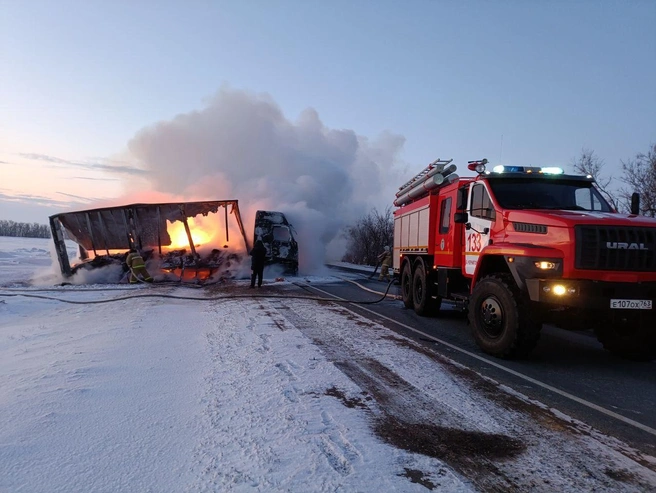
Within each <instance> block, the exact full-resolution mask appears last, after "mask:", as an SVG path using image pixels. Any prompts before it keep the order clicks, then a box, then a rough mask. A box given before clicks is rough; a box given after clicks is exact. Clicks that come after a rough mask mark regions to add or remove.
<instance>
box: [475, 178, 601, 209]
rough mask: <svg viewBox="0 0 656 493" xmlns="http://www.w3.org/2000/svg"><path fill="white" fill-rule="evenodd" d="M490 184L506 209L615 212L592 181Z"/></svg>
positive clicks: (524, 180) (537, 180)
mask: <svg viewBox="0 0 656 493" xmlns="http://www.w3.org/2000/svg"><path fill="white" fill-rule="evenodd" d="M488 183H489V185H490V188H491V189H492V193H493V194H494V197H495V198H496V199H497V202H498V204H499V205H500V206H501V207H502V208H504V209H548V210H573V211H599V212H612V210H613V209H612V208H611V206H610V205H608V202H607V201H606V200H605V199H604V197H603V196H602V195H601V193H599V191H598V190H597V189H596V188H595V187H594V186H593V184H592V182H591V181H588V180H577V179H557V180H555V179H547V178H544V177H536V178H529V177H526V178H519V179H518V178H501V177H499V178H493V179H490V180H488Z"/></svg>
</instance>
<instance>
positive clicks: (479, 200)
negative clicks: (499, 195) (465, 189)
mask: <svg viewBox="0 0 656 493" xmlns="http://www.w3.org/2000/svg"><path fill="white" fill-rule="evenodd" d="M470 212H471V215H472V216H474V217H481V218H483V219H494V218H495V213H494V207H493V206H492V201H491V200H490V195H489V194H488V193H487V190H486V189H485V187H484V186H483V185H481V184H476V185H474V188H472V201H471V211H470Z"/></svg>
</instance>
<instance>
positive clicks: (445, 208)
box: [393, 160, 656, 360]
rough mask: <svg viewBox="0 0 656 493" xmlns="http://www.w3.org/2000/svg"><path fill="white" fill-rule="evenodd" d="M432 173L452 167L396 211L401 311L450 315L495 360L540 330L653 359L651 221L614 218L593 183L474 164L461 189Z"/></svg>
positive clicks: (413, 188)
mask: <svg viewBox="0 0 656 493" xmlns="http://www.w3.org/2000/svg"><path fill="white" fill-rule="evenodd" d="M436 163H437V164H436ZM440 163H450V161H448V162H442V161H439V160H438V161H436V162H435V163H431V165H429V167H428V168H427V169H425V170H424V171H422V172H421V173H420V174H418V175H417V176H416V177H415V178H413V179H412V180H410V182H408V183H406V184H405V185H403V186H402V187H401V188H400V190H399V193H397V199H396V201H395V205H397V206H399V209H397V210H396V211H395V212H394V253H395V254H394V264H393V267H394V273H395V275H397V276H399V278H400V284H401V293H402V299H403V303H404V305H405V306H406V307H407V308H413V309H414V310H415V311H416V312H417V313H418V314H420V315H429V314H434V313H436V312H438V311H439V309H440V306H441V304H442V301H444V300H448V301H450V302H453V303H455V304H456V306H458V307H461V308H462V309H464V310H466V311H467V313H468V318H469V322H470V325H471V327H472V331H473V335H474V338H475V340H476V342H477V344H478V345H479V347H481V348H482V350H483V351H485V352H487V353H489V354H492V355H495V356H498V357H519V356H525V355H527V354H528V353H529V352H530V351H531V350H532V349H533V348H534V347H535V345H536V344H537V341H538V339H539V335H540V330H541V327H542V324H543V323H556V324H558V325H560V326H561V327H564V328H571V329H584V328H593V329H594V330H595V333H596V335H597V337H598V339H599V340H600V342H601V343H602V344H603V345H604V347H605V348H606V349H608V350H610V351H611V352H614V353H616V354H618V355H620V356H623V357H627V358H631V359H638V360H649V359H653V358H654V357H656V309H655V308H654V304H655V303H656V219H653V218H647V217H644V216H639V215H637V214H620V213H618V212H616V211H615V210H613V208H612V207H611V206H610V205H609V204H608V202H607V201H606V200H605V199H604V197H603V195H602V194H601V193H600V192H599V190H598V189H597V188H596V186H595V183H594V180H593V179H592V177H589V176H575V175H566V174H564V173H563V170H562V169H560V168H551V167H529V166H495V167H494V168H492V170H488V169H487V166H486V165H487V164H488V163H487V160H482V161H471V162H470V163H469V166H468V167H469V169H470V170H472V171H475V172H476V173H477V176H475V177H473V178H459V177H457V175H455V174H454V173H453V172H452V171H451V172H449V173H448V174H446V173H445V171H446V170H448V169H449V168H453V166H449V167H446V166H445V165H444V164H440ZM436 168H440V169H439V171H437V172H436V171H435V169H436ZM445 174H446V176H442V178H441V179H436V178H435V177H436V176H438V175H445ZM436 182H439V183H436Z"/></svg>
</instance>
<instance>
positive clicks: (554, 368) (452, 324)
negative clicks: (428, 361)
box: [306, 271, 656, 456]
mask: <svg viewBox="0 0 656 493" xmlns="http://www.w3.org/2000/svg"><path fill="white" fill-rule="evenodd" d="M336 275H339V272H338V271H336ZM349 278H350V279H353V274H349ZM353 281H354V282H349V281H346V280H345V281H344V282H342V283H332V284H322V285H314V286H312V287H308V288H306V289H310V290H312V291H314V292H315V293H317V292H320V293H323V294H324V295H325V294H330V295H333V296H338V297H340V298H344V299H348V300H368V301H371V300H376V299H379V298H380V297H381V296H380V294H378V293H381V294H382V293H383V292H384V291H385V289H386V287H387V284H386V283H384V282H379V281H377V280H369V279H367V276H365V275H362V276H361V278H358V279H354V280H353ZM398 290H399V286H395V285H392V287H391V289H390V291H389V292H390V294H400V293H399V291H398ZM348 306H349V308H350V309H352V310H354V311H357V312H358V313H360V314H361V315H363V316H365V317H368V318H370V319H372V320H375V321H376V322H378V323H381V324H383V325H385V326H387V327H389V328H390V329H392V330H394V331H396V332H398V333H400V334H403V335H404V336H407V337H410V338H412V339H414V340H417V341H419V342H421V343H422V344H425V345H427V346H430V347H432V348H433V350H435V351H438V352H440V353H441V354H443V355H445V356H448V357H449V358H451V359H452V360H454V361H456V362H458V363H460V364H463V365H465V366H467V367H469V368H472V369H473V370H475V371H477V372H478V373H480V374H481V375H484V376H485V377H489V378H492V379H494V380H495V381H497V382H499V383H501V384H504V385H506V386H508V387H510V388H512V389H514V390H516V391H518V392H521V393H522V394H524V395H526V396H528V397H530V398H532V399H536V400H538V401H540V402H542V403H543V404H545V405H547V406H548V407H550V408H554V409H557V410H559V411H561V412H563V413H565V414H567V415H569V416H571V417H573V418H576V419H578V420H580V421H582V422H584V423H586V424H588V425H590V426H592V427H594V428H596V429H597V430H599V431H601V432H602V433H604V434H606V435H610V436H614V437H616V438H618V439H620V440H622V441H624V442H626V443H627V444H629V445H632V446H634V447H636V448H638V449H639V450H641V451H643V452H646V453H648V454H650V455H652V456H656V362H649V363H638V362H632V361H626V360H622V359H619V358H617V357H615V356H613V355H611V354H610V353H608V352H607V351H605V350H604V349H603V348H602V346H601V344H599V343H598V342H597V340H596V338H595V337H594V335H593V334H592V333H589V332H583V331H581V332H575V331H566V330H562V329H559V328H557V327H553V326H545V327H544V328H543V330H542V334H541V338H540V342H539V343H538V346H537V347H536V349H535V350H534V351H533V353H532V354H531V356H530V357H529V358H527V359H524V360H519V361H508V360H501V359H498V358H493V357H491V356H488V355H486V354H485V353H483V352H482V351H481V350H480V349H479V348H478V346H476V344H475V343H474V341H473V338H472V336H471V334H470V329H469V326H468V325H467V321H466V318H465V317H464V315H463V314H462V313H460V312H458V311H456V310H453V309H451V308H450V307H446V308H444V309H443V310H442V311H441V313H440V314H439V315H437V316H435V317H420V316H418V315H417V314H416V313H414V311H413V310H408V309H405V308H404V306H403V303H402V302H401V301H398V300H392V299H386V300H384V301H382V302H380V303H376V304H368V305H358V304H351V305H348Z"/></svg>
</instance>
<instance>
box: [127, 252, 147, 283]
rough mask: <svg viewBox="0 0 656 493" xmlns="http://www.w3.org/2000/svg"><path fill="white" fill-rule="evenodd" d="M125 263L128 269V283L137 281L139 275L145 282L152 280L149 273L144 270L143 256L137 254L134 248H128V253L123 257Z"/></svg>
mask: <svg viewBox="0 0 656 493" xmlns="http://www.w3.org/2000/svg"><path fill="white" fill-rule="evenodd" d="M125 263H126V264H127V265H128V268H129V269H130V284H136V283H138V282H139V277H141V278H142V279H143V280H144V281H145V282H153V278H152V277H150V274H149V273H148V271H147V270H146V265H145V264H144V260H143V257H142V256H141V255H139V252H137V250H135V249H134V248H131V249H130V253H128V256H127V257H126V258H125Z"/></svg>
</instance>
